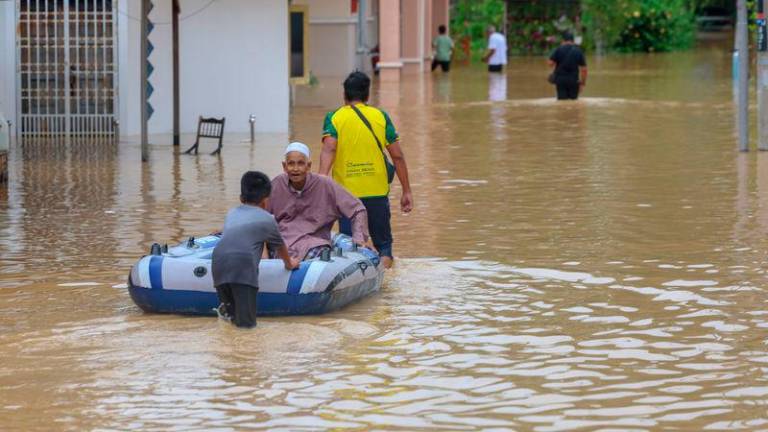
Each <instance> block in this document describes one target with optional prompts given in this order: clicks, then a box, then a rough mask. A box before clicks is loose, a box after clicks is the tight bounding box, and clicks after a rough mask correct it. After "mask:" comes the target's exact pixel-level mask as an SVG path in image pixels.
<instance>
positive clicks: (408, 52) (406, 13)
mask: <svg viewBox="0 0 768 432" xmlns="http://www.w3.org/2000/svg"><path fill="white" fill-rule="evenodd" d="M421 5H422V0H404V1H403V2H402V3H401V5H400V7H401V10H400V20H401V25H400V29H401V31H402V33H401V34H400V47H401V50H402V51H401V53H400V55H401V56H402V62H403V73H416V72H419V71H421V66H422V59H421V39H420V38H419V34H420V32H419V30H420V27H421V14H420V12H421Z"/></svg>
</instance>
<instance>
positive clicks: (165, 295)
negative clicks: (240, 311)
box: [128, 234, 384, 316]
mask: <svg viewBox="0 0 768 432" xmlns="http://www.w3.org/2000/svg"><path fill="white" fill-rule="evenodd" d="M219 240H220V237H219V236H216V235H211V236H206V237H201V238H194V237H190V238H189V239H188V240H187V241H186V242H183V243H181V244H179V245H177V246H174V247H171V248H168V247H167V246H164V247H160V245H158V244H157V243H155V244H153V245H152V249H151V253H150V254H149V255H146V256H144V257H142V258H141V259H140V260H139V261H138V262H137V263H136V264H135V265H134V266H133V268H132V269H131V272H130V275H129V276H128V291H129V293H130V295H131V299H133V301H134V303H136V305H137V306H139V307H140V308H141V309H142V310H144V311H145V312H155V313H174V314H185V315H216V310H215V309H216V307H218V305H219V299H218V296H217V295H216V289H215V288H214V286H213V279H212V278H211V255H212V253H213V248H214V246H216V244H217V243H218V242H219ZM383 277H384V275H383V268H382V266H380V265H379V256H378V255H377V254H376V253H375V252H373V251H371V250H369V249H365V248H359V249H358V248H357V246H356V245H355V244H354V243H353V242H352V240H351V239H350V238H349V237H348V236H345V235H341V234H337V235H336V236H335V237H334V239H333V250H332V251H328V253H324V254H323V255H321V256H320V257H318V258H315V259H312V260H308V261H302V262H301V265H300V267H299V268H298V269H295V270H292V271H291V270H286V269H285V267H284V266H283V262H282V260H276V259H263V260H261V264H260V266H259V294H258V314H259V315H260V316H275V315H308V314H321V313H326V312H330V311H333V310H336V309H339V308H341V307H344V306H346V305H347V304H349V303H352V302H354V301H356V300H359V299H361V298H363V297H365V296H367V295H369V294H371V293H373V292H375V291H378V290H379V288H380V287H381V281H382V279H383Z"/></svg>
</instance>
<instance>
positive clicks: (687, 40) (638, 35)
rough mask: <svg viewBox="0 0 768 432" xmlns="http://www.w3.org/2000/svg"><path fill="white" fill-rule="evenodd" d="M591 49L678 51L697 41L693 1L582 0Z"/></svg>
mask: <svg viewBox="0 0 768 432" xmlns="http://www.w3.org/2000/svg"><path fill="white" fill-rule="evenodd" d="M583 15H584V24H585V26H586V28H587V33H588V34H589V35H590V37H589V38H588V43H589V44H590V45H591V46H596V47H598V48H600V47H601V46H602V47H603V48H606V49H614V50H617V51H622V52H654V51H675V50H682V49H687V48H690V47H691V46H692V45H693V42H694V32H695V25H696V23H695V16H694V12H693V7H692V5H691V0H583Z"/></svg>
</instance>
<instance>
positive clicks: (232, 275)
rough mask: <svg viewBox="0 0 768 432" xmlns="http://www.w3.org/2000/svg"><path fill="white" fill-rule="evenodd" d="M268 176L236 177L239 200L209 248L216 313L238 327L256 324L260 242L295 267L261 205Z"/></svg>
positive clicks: (254, 173)
mask: <svg viewBox="0 0 768 432" xmlns="http://www.w3.org/2000/svg"><path fill="white" fill-rule="evenodd" d="M270 191H271V183H270V181H269V177H267V176H266V175H265V174H264V173H261V172H258V171H248V172H246V173H245V174H243V177H242V178H241V179H240V202H241V203H242V205H240V206H239V207H235V208H233V209H231V210H230V211H229V213H227V218H226V219H225V220H224V229H223V230H222V235H221V240H220V241H219V243H218V244H217V245H216V247H215V248H214V249H213V256H212V262H211V274H212V276H213V285H214V286H215V287H216V293H217V294H218V295H219V301H220V302H221V305H220V306H219V313H220V314H221V315H223V316H225V317H227V318H230V319H231V320H232V322H233V323H234V324H235V325H236V326H238V327H244V328H250V327H254V326H255V325H256V295H257V294H258V292H259V263H260V262H261V255H262V252H263V251H264V243H267V244H268V245H270V247H273V248H274V249H276V250H277V254H278V256H280V258H282V259H283V263H284V264H285V268H286V269H288V270H291V269H294V268H296V267H298V261H297V260H295V259H293V258H291V257H290V255H289V254H288V248H287V247H286V246H285V244H284V243H283V238H282V237H281V236H280V230H279V228H278V226H277V222H275V218H274V217H273V216H272V215H271V214H269V213H268V212H267V211H266V210H265V208H266V207H267V204H268V201H269V194H270Z"/></svg>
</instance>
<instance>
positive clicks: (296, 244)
mask: <svg viewBox="0 0 768 432" xmlns="http://www.w3.org/2000/svg"><path fill="white" fill-rule="evenodd" d="M311 168H312V159H311V158H310V153H309V147H307V146H306V145H305V144H302V143H298V142H294V143H291V144H289V145H288V147H287V148H286V149H285V160H284V161H283V171H284V172H283V173H282V174H280V175H278V176H277V177H275V178H274V179H273V180H272V195H271V196H270V197H269V205H268V206H267V210H269V212H270V213H272V214H273V215H275V220H277V224H278V226H279V227H280V233H281V234H282V235H283V239H285V244H286V245H287V246H288V252H289V253H290V255H291V256H292V257H294V258H297V259H300V260H302V259H312V258H315V257H317V256H319V255H320V254H321V253H322V251H323V249H329V250H330V249H331V228H332V227H333V224H334V223H336V221H337V220H339V219H341V218H346V219H349V220H350V222H351V225H352V240H353V241H354V242H355V243H356V244H357V245H359V246H368V217H367V216H366V211H365V207H364V206H363V203H362V202H360V200H359V199H357V198H355V197H354V196H352V194H350V193H349V192H347V190H346V189H344V188H343V187H341V186H340V185H338V184H337V183H336V182H334V181H333V180H331V179H330V178H329V177H326V176H320V175H315V174H312V173H311V172H310V170H311Z"/></svg>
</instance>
